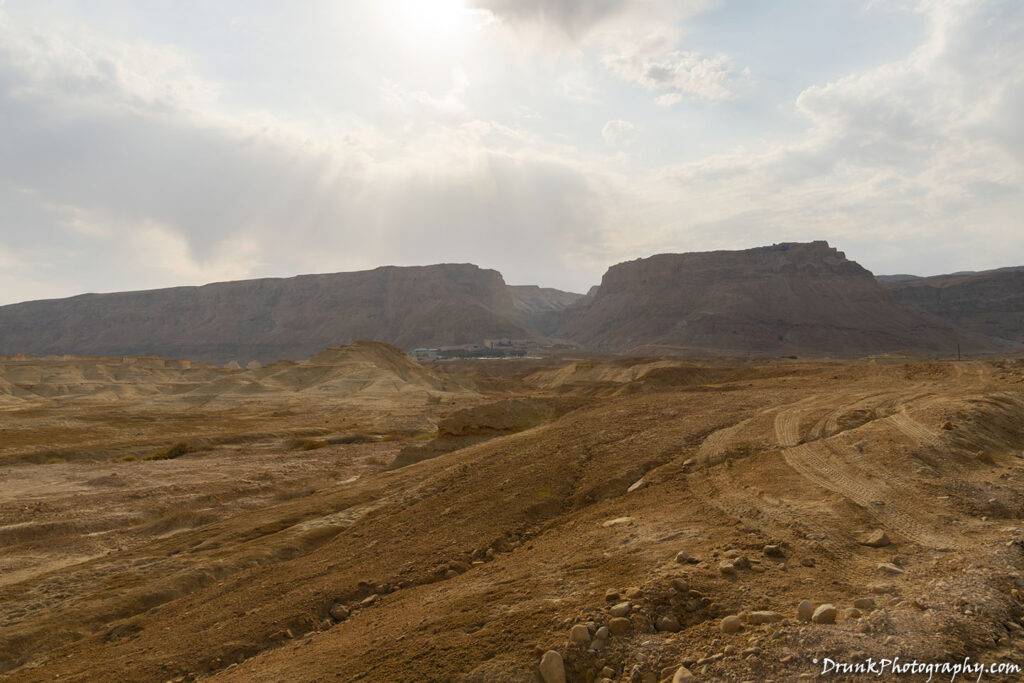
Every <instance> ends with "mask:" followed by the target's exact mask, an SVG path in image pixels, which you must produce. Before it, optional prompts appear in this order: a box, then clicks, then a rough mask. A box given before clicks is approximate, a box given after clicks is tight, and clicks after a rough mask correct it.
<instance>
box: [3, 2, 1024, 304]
mask: <svg viewBox="0 0 1024 683" xmlns="http://www.w3.org/2000/svg"><path fill="white" fill-rule="evenodd" d="M490 5H491V7H492V9H494V11H496V12H497V11H499V10H502V6H504V10H502V11H504V12H505V15H503V17H505V18H504V21H506V22H509V21H513V19H512V18H509V17H513V16H518V17H519V18H517V19H515V21H519V22H521V23H523V25H526V24H530V25H532V24H533V23H536V22H538V21H546V22H554V23H555V24H558V25H559V26H560V27H561V28H558V32H559V33H560V34H561V38H560V40H561V47H559V48H557V49H559V50H562V51H563V52H562V53H560V54H559V56H558V58H557V59H552V58H551V55H550V54H546V55H532V54H531V55H526V56H525V57H524V56H522V55H516V59H519V58H522V59H523V60H525V61H529V60H533V61H532V62H530V63H529V64H527V65H526V66H523V65H522V64H520V63H518V62H515V60H514V59H511V58H508V55H507V54H506V53H502V52H500V50H498V48H494V49H495V50H496V51H495V52H494V53H491V52H482V53H481V56H480V59H479V60H478V61H480V62H486V61H487V59H491V60H492V61H495V62H497V63H498V65H499V66H500V67H501V68H502V69H505V68H508V69H511V70H512V73H511V74H510V75H507V76H506V77H505V78H504V79H499V78H498V77H497V76H495V75H494V74H495V71H493V70H492V71H487V70H486V69H484V68H482V67H480V68H478V66H479V65H477V64H473V63H465V64H464V65H463V66H462V67H460V68H459V69H452V70H444V71H440V74H441V76H440V77H439V78H436V79H434V80H432V81H431V82H429V83H422V84H421V83H420V82H419V81H418V80H417V79H409V80H404V81H401V82H400V81H399V80H397V79H393V78H389V77H387V76H385V75H381V74H378V73H377V72H376V71H374V70H373V69H372V65H370V66H366V67H365V68H367V69H368V71H367V73H368V74H369V75H367V76H366V78H365V80H366V82H367V83H369V86H368V88H367V90H368V91H369V92H370V93H371V95H372V96H373V97H375V98H376V99H375V100H374V102H373V103H372V106H367V107H366V109H367V110H368V111H370V112H371V114H365V115H364V116H362V117H361V118H360V117H358V116H355V115H353V116H344V117H341V116H339V117H332V116H330V115H327V116H322V117H309V118H305V119H304V118H302V117H301V116H298V115H297V114H296V113H295V111H296V110H295V109H289V108H287V107H285V108H283V110H282V111H278V110H274V109H267V110H264V109H260V108H257V107H250V108H246V107H231V106H228V105H227V104H226V103H225V102H224V98H225V97H226V95H225V85H224V84H222V83H221V82H220V81H218V80H217V79H215V78H213V77H211V76H210V75H209V74H206V73H205V72H203V71H202V69H201V68H200V66H199V60H198V59H197V58H195V57H194V56H192V55H190V54H189V53H188V52H187V51H185V50H183V49H178V48H174V47H169V46H162V47H154V46H153V45H151V44H149V43H146V42H145V41H141V40H119V39H115V38H111V37H110V36H109V35H105V34H103V35H101V34H100V33H98V32H97V31H94V30H89V29H86V28H82V27H81V26H74V27H73V28H68V27H66V26H65V27H61V26H56V25H54V26H49V27H47V28H46V29H45V30H44V29H40V30H33V29H31V28H30V27H28V26H26V25H24V24H19V23H17V22H15V20H13V19H11V18H10V16H9V15H8V14H7V12H6V10H0V127H2V130H3V134H2V135H0V262H2V265H3V268H2V269H0V303H3V302H8V301H14V300H18V299H24V298H34V297H38V296H54V295H67V294H73V293H76V292H80V291H83V290H99V291H110V290H116V289H137V288H142V287H157V286H168V285H174V284H196V283H200V282H205V281H208V280H213V279H222V278H237V277H249V276H262V275H292V274H295V273H301V272H317V271H319V272H324V271H334V270H348V269H356V268H367V267H373V266H376V265H381V264H385V263H396V264H411V263H430V262H440V261H473V262H477V263H479V264H481V265H484V266H489V267H495V268H498V269H499V270H501V271H502V272H503V273H504V274H505V275H506V277H507V278H508V279H509V280H510V281H515V282H536V283H538V284H544V285H551V286H562V287H565V288H572V289H577V290H581V289H583V290H585V289H586V287H587V286H588V285H589V284H592V283H593V282H596V281H597V279H598V278H599V277H600V274H601V272H602V270H603V269H604V267H606V266H607V265H610V264H611V263H614V262H616V261H620V260H624V259H629V258H635V257H637V256H641V255H644V254H646V253H654V252H657V251H683V250H689V249H708V248H727V247H733V248H738V247H748V246H754V245H757V244H764V243H771V242H776V241H781V240H790V239H820V238H827V239H830V240H832V241H833V242H835V243H837V244H838V245H839V246H840V247H841V248H845V249H846V250H847V252H848V253H849V254H850V255H851V256H854V257H858V258H861V259H862V260H863V261H864V262H865V265H868V266H869V267H875V268H877V269H880V270H890V271H893V270H899V271H911V272H914V271H915V270H917V271H930V272H935V271H936V270H943V269H944V270H957V269H961V268H972V267H987V266H992V265H997V264H1009V263H1013V262H1024V240H1021V239H1020V216H1021V215H1024V191H1022V188H1024V177H1022V168H1021V164H1022V163H1024V129H1022V128H1021V127H1020V125H1019V123H1018V122H1019V121H1021V120H1024V74H1022V72H1021V70H1020V68H1019V64H1020V63H1022V61H1024V30H1022V23H1024V6H1022V5H1020V4H1019V3H1017V2H1013V1H1010V0H1006V1H1003V2H1000V1H999V0H992V1H991V2H979V3H971V4H967V3H940V2H924V3H920V4H919V5H915V7H916V10H915V11H917V12H920V15H921V17H922V18H923V19H924V21H926V22H927V26H926V29H927V30H926V32H925V33H926V35H925V39H924V40H923V41H922V42H921V44H920V45H919V46H918V48H917V49H916V50H914V51H913V52H911V53H909V54H907V55H905V56H904V57H903V58H900V59H895V60H891V61H889V62H888V63H882V64H880V65H877V66H874V67H872V68H868V69H864V70H861V71H858V72H854V73H849V74H847V75H845V76H843V77H840V78H835V79H833V80H831V81H830V82H823V83H820V84H816V85H808V86H807V87H804V88H803V91H802V92H801V93H800V95H799V97H796V98H795V99H793V100H792V101H791V102H790V108H791V110H792V114H793V116H794V117H795V118H797V119H798V120H799V121H802V122H803V123H804V130H802V131H800V130H799V129H798V126H794V129H793V130H791V131H788V132H787V133H785V134H782V133H778V132H776V131H773V130H771V129H765V130H763V131H758V132H759V134H760V135H761V140H760V141H757V142H750V143H748V146H746V147H740V146H734V147H732V148H731V149H730V148H728V147H725V146H723V145H722V144H720V143H719V144H718V145H717V147H716V151H714V152H713V153H711V154H708V155H704V156H702V155H700V154H695V153H692V154H691V156H690V157H689V159H690V160H689V161H687V162H685V163H681V162H678V161H672V160H671V159H672V157H671V152H670V151H666V152H664V153H662V150H661V149H658V150H657V151H658V153H659V156H658V157H657V159H658V162H657V163H655V162H652V161H651V160H650V156H651V152H650V148H651V146H652V145H651V141H652V140H653V141H659V142H660V140H662V138H659V134H661V133H663V132H664V131H665V130H670V131H674V134H675V135H678V136H679V139H670V140H665V141H666V142H668V143H672V144H667V145H664V147H666V148H669V147H672V146H674V145H675V146H679V145H683V144H685V143H688V142H689V140H688V139H687V138H686V136H687V135H689V136H692V137H694V138H700V137H702V136H703V135H704V130H703V127H702V126H703V124H706V123H714V121H709V119H706V118H705V119H701V118H696V115H695V118H693V119H692V121H691V122H690V123H689V124H687V125H688V126H689V127H685V126H682V125H681V126H680V127H679V128H666V127H665V124H664V123H663V120H665V119H677V118H682V117H683V116H684V115H687V114H690V113H691V112H689V111H686V110H684V108H683V107H680V108H679V109H678V110H674V111H673V112H671V113H669V112H665V111H662V110H657V109H656V107H654V106H652V105H653V104H660V105H663V106H671V105H673V104H676V103H681V102H688V101H693V100H701V101H711V102H723V101H727V100H729V99H730V98H736V97H737V96H738V94H740V95H741V94H742V92H743V88H744V87H745V83H746V79H747V77H746V75H745V74H744V70H743V69H742V68H740V67H738V66H736V65H734V64H733V62H732V60H731V59H730V58H728V57H726V56H723V55H717V54H701V53H699V52H695V51H692V50H687V49H686V40H685V37H686V36H685V35H683V33H682V31H683V30H684V28H685V26H686V18H687V17H690V16H692V15H693V13H694V12H698V11H700V10H701V9H703V8H704V7H705V4H703V3H672V4H666V3H665V2H663V1H662V0H649V1H648V2H610V1H609V2H606V3H604V4H599V5H594V6H591V5H588V4H586V3H573V2H568V3H564V4H560V3H555V5H551V6H552V7H555V8H556V9H555V10H550V11H549V10H547V9H544V8H547V7H548V6H549V5H548V4H547V3H540V2H539V1H537V0H526V1H525V2H524V3H523V4H521V5H520V4H518V3H490ZM513 5H515V7H513ZM542 10H543V11H542ZM516 13H518V15H517V14H516ZM495 30H497V29H495ZM501 30H502V31H505V29H501ZM545 30H546V31H548V32H552V31H554V29H551V28H549V29H545ZM503 35H504V34H503ZM705 44H707V43H706V42H705ZM567 45H569V46H568V47H566V46H567ZM491 47H493V46H487V48H488V49H490V48H491ZM495 55H497V56H495ZM502 59H506V61H501V60H502ZM510 62H515V63H511V64H510ZM538 64H539V65H540V66H537V65H538ZM492 66H493V65H492ZM530 66H535V67H536V70H530V68H528V67H530ZM512 67H515V68H516V69H521V70H515V69H513V68H512ZM460 69H461V70H460ZM609 73H610V74H612V75H613V76H614V78H613V79H609V78H608V74H609ZM523 74H530V75H531V76H532V75H534V74H542V75H543V76H545V77H548V78H550V79H551V80H550V82H545V83H538V82H536V81H534V80H531V79H529V78H522V77H521V76H522V75H523ZM488 78H490V79H491V80H487V79H488ZM615 79H619V80H621V81H622V82H625V83H627V84H629V83H631V84H635V85H636V87H638V88H643V89H644V90H645V91H646V92H649V93H650V95H651V98H652V99H653V100H654V102H653V103H652V102H638V101H637V98H635V97H632V96H627V98H626V99H620V100H615V99H610V98H611V96H610V95H609V90H610V89H618V90H621V89H622V86H621V85H615V83H616V82H617V81H616V80H615ZM382 83H383V84H384V85H383V86H381V85H380V84H382ZM609 83H612V86H609ZM330 85H331V84H325V87H328V86H330ZM343 85H344V86H345V87H347V82H346V83H344V84H343ZM544 85H547V86H549V87H548V90H547V91H544V92H541V93H540V94H538V91H540V90H541V89H542V88H541V86H544ZM339 87H340V86H339ZM551 93H553V95H552V94H551ZM620 96H621V95H620ZM502 97H505V98H507V99H508V104H509V106H508V108H507V111H509V112H511V113H510V114H509V115H508V116H507V117H506V118H502V117H501V116H500V115H496V114H493V112H494V111H498V112H499V113H500V111H501V107H490V106H489V105H491V104H492V103H493V102H492V100H495V99H500V98H502ZM547 98H554V99H553V100H549V99H547ZM288 104H292V102H291V100H289V102H288ZM498 104H502V103H501V102H498ZM726 108H728V107H724V108H723V109H726ZM297 109H301V108H297ZM686 109H695V108H686ZM713 109H716V110H719V109H720V108H718V107H715V108H713ZM482 111H488V112H489V114H484V113H482ZM524 112H528V114H527V113H524ZM328 113H329V114H330V113H331V111H330V110H329V111H328ZM707 116H711V117H714V116H716V114H714V113H712V114H707ZM618 117H621V118H618ZM336 119H337V120H336ZM609 119H611V120H609ZM627 119H628V120H627ZM602 125H603V127H602ZM659 126H661V127H660V128H659ZM598 128H600V129H601V136H602V140H603V141H604V142H605V143H607V146H604V147H602V146H601V145H600V144H598V145H597V147H598V148H599V149H597V150H596V151H591V150H594V149H595V145H594V142H598V143H600V142H601V141H597V140H596V136H595V135H594V132H595V130H596V129H598ZM640 130H642V131H643V133H644V135H643V136H642V137H638V132H639V131H640ZM794 131H795V132H794ZM749 139H756V138H749ZM630 142H632V146H631V147H630V153H629V154H622V153H621V152H620V150H621V148H622V147H623V146H624V145H626V144H629V143H630ZM662 154H663V155H662ZM666 158H668V159H669V161H665V159H666ZM538 245H542V247H543V248H540V249H538Z"/></svg>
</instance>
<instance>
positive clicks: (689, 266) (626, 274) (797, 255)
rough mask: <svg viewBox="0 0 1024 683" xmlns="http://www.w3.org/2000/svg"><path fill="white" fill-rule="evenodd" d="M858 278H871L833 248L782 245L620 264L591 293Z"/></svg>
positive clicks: (811, 244)
mask: <svg viewBox="0 0 1024 683" xmlns="http://www.w3.org/2000/svg"><path fill="white" fill-rule="evenodd" d="M785 275H794V276H800V277H805V278H808V277H835V276H850V277H854V278H867V279H870V278H871V277H872V275H871V272H870V271H868V270H867V269H866V268H864V267H862V266H861V265H860V264H858V263H856V262H854V261H850V260H848V259H847V258H846V255H845V254H844V253H843V252H841V251H838V250H837V249H835V248H833V247H830V246H829V244H828V242H825V241H815V242H783V243H781V244H773V245H771V246H767V247H757V248H754V249H744V250H740V251H724V250H723V251H703V252H689V253H681V254H656V255H654V256H649V257H647V258H638V259H635V260H632V261H626V262H624V263H619V264H617V265H614V266H612V267H611V268H609V269H608V272H606V273H605V275H604V277H603V278H602V279H601V286H600V287H599V288H598V289H597V290H596V291H595V292H593V296H594V297H599V296H601V295H602V292H604V293H607V292H609V291H614V289H615V288H616V287H617V286H619V285H620V284H621V283H627V282H648V281H662V282H672V281H679V280H681V279H682V280H693V281H695V283H696V282H700V281H704V280H705V279H706V278H708V277H711V278H713V279H714V280H716V281H727V280H749V279H751V278H752V277H755V276H762V277H774V276H785Z"/></svg>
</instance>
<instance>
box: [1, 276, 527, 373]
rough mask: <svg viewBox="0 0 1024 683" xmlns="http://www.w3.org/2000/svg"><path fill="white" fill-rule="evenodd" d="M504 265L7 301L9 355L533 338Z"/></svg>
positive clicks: (301, 352)
mask: <svg viewBox="0 0 1024 683" xmlns="http://www.w3.org/2000/svg"><path fill="white" fill-rule="evenodd" d="M531 334H532V333H531V331H530V330H529V329H528V328H527V326H526V324H525V322H524V315H523V314H522V312H521V311H519V310H517V308H516V306H515V301H514V299H513V297H512V295H511V293H510V292H509V288H508V287H507V286H506V285H505V281H504V280H503V279H502V276H501V274H500V273H499V272H497V271H496V270H488V269H483V268H480V267H478V266H475V265H472V264H468V263H462V264H439V265H433V266H410V267H396V266H385V267H381V268H375V269H373V270H366V271H359V272H352V273H330V274H324V275H300V276H297V277H292V278H265V279H259V280H242V281H237V282H221V283H215V284H209V285H204V286H202V287H174V288H170V289H157V290H151V291H143V292H120V293H115V294H85V295H82V296H77V297H71V298H68V299H52V300H47V301H30V302H26V303H21V304H13V305H10V306H0V353H31V354H35V355H43V354H55V353H56V354H60V353H78V354H91V355H122V354H123V355H143V354H145V355H160V356H167V357H176V358H193V359H197V360H208V361H213V362H218V363H223V362H225V361H229V360H232V359H242V360H248V359H257V360H260V361H266V360H274V359H278V358H304V357H307V356H309V355H311V354H313V353H316V352H317V351H319V350H320V349H323V348H325V347H328V346H337V345H339V344H346V343H349V342H352V341H354V340H357V339H375V340H380V341H386V342H389V343H392V344H395V345H396V346H399V347H402V348H405V349H411V348H414V347H417V346H444V345H458V344H468V343H475V342H479V341H480V340H481V339H485V338H501V337H510V338H527V337H530V336H531Z"/></svg>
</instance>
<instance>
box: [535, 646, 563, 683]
mask: <svg viewBox="0 0 1024 683" xmlns="http://www.w3.org/2000/svg"><path fill="white" fill-rule="evenodd" d="M538 668H539V669H540V677H541V678H542V679H544V683H565V662H563V661H562V655H560V654H558V653H557V652H555V651H554V650H548V651H547V652H545V653H544V656H543V657H541V658H540V666H539V667H538Z"/></svg>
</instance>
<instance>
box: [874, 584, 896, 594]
mask: <svg viewBox="0 0 1024 683" xmlns="http://www.w3.org/2000/svg"><path fill="white" fill-rule="evenodd" d="M868 589H869V590H870V591H871V592H872V593H874V594H875V595H882V594H884V593H895V592H896V586H894V585H892V584H891V583H875V584H872V585H870V586H868Z"/></svg>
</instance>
